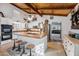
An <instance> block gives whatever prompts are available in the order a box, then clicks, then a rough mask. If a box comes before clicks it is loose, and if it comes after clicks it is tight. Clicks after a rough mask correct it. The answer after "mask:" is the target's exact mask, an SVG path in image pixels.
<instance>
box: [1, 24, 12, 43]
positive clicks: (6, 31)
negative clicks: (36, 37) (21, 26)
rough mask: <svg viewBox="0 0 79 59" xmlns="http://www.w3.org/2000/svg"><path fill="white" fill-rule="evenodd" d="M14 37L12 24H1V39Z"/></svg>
mask: <svg viewBox="0 0 79 59" xmlns="http://www.w3.org/2000/svg"><path fill="white" fill-rule="evenodd" d="M8 39H12V25H8V24H1V41H4V40H8Z"/></svg>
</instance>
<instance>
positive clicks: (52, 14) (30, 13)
mask: <svg viewBox="0 0 79 59" xmlns="http://www.w3.org/2000/svg"><path fill="white" fill-rule="evenodd" d="M29 14H36V13H30V12H29ZM42 15H55V16H67V15H68V14H53V13H42Z"/></svg>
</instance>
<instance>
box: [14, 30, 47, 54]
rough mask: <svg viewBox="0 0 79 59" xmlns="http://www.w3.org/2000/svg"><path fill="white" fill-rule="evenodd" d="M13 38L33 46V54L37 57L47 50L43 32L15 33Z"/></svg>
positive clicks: (45, 37) (45, 36)
mask: <svg viewBox="0 0 79 59" xmlns="http://www.w3.org/2000/svg"><path fill="white" fill-rule="evenodd" d="M13 38H14V39H18V40H22V41H26V42H28V43H29V44H34V45H35V48H34V49H35V53H37V54H38V55H44V52H45V51H46V50H47V35H46V34H45V33H44V32H41V33H40V32H37V31H15V32H14V33H13Z"/></svg>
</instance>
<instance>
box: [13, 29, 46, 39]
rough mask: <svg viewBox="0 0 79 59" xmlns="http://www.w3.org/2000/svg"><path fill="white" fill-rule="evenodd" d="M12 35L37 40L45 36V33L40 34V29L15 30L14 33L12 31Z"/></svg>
mask: <svg viewBox="0 0 79 59" xmlns="http://www.w3.org/2000/svg"><path fill="white" fill-rule="evenodd" d="M14 34H15V35H21V36H25V37H31V38H36V39H39V38H42V37H44V36H46V33H44V32H41V31H40V29H30V31H27V30H16V31H14Z"/></svg>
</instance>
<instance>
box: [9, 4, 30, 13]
mask: <svg viewBox="0 0 79 59" xmlns="http://www.w3.org/2000/svg"><path fill="white" fill-rule="evenodd" d="M10 4H11V5H13V6H15V7H17V8H19V9H21V10H23V11H24V12H27V13H29V12H28V11H26V10H24V9H22V8H20V7H18V6H17V5H15V4H14V3H10Z"/></svg>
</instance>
